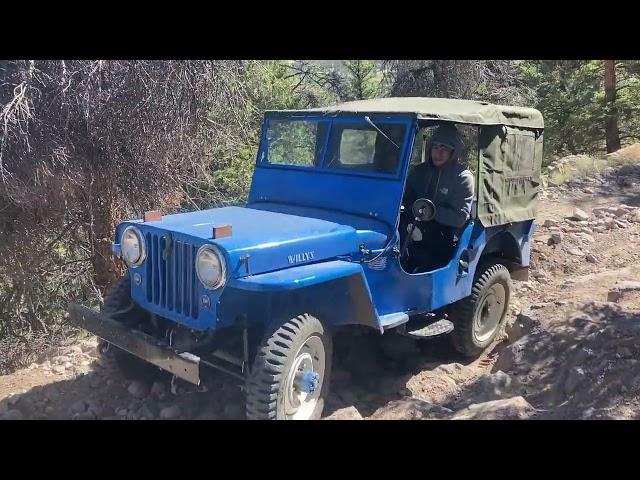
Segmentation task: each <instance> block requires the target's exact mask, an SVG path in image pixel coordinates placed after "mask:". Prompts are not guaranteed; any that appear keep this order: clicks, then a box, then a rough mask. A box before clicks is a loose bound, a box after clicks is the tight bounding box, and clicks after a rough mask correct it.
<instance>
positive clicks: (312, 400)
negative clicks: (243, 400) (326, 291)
mask: <svg viewBox="0 0 640 480" xmlns="http://www.w3.org/2000/svg"><path fill="white" fill-rule="evenodd" d="M332 353H333V348H332V342H331V336H330V334H329V332H327V331H326V330H325V328H324V327H323V325H322V323H321V322H320V321H319V320H318V319H317V318H315V317H312V316H311V315H308V314H304V315H299V316H297V317H295V318H292V319H291V320H289V321H287V322H285V323H283V324H281V325H280V326H279V327H277V328H276V329H275V330H272V331H271V332H270V333H268V334H267V335H266V336H265V339H264V340H263V342H262V345H261V346H260V348H259V349H258V352H257V354H256V357H255V360H254V363H253V369H252V371H251V376H250V378H249V379H248V380H247V384H246V387H247V388H246V390H247V418H249V419H256V420H317V419H319V418H320V416H321V415H322V410H323V409H324V403H325V400H326V398H327V396H328V394H329V381H330V374H331V359H332Z"/></svg>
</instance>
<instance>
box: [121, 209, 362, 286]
mask: <svg viewBox="0 0 640 480" xmlns="http://www.w3.org/2000/svg"><path fill="white" fill-rule="evenodd" d="M127 223H129V224H130V223H135V224H136V225H137V226H138V227H140V228H141V229H143V230H144V231H149V230H156V233H159V234H160V233H161V232H157V230H161V231H168V232H171V233H176V234H178V235H184V236H187V237H192V238H193V240H195V242H194V243H197V244H199V245H201V244H204V243H211V244H215V245H217V246H219V247H220V248H221V250H222V251H223V252H224V253H225V254H226V256H227V263H228V269H229V271H230V273H231V276H232V277H235V278H238V277H243V276H247V275H255V274H258V273H264V272H270V271H275V270H280V269H282V268H286V267H290V266H293V265H301V264H305V263H313V262H317V261H321V260H327V259H331V258H336V257H337V256H341V255H349V254H351V253H354V252H357V251H358V245H359V243H358V234H357V232H356V230H355V229H354V228H353V227H351V226H348V225H341V224H338V223H333V222H329V221H325V220H319V219H316V218H309V217H301V216H297V215H290V214H284V213H276V212H270V211H265V210H256V209H252V208H247V207H224V208H214V209H210V210H201V211H197V212H190V213H180V214H175V215H166V216H163V217H162V220H160V221H149V222H142V221H134V222H127ZM223 225H231V228H232V234H231V236H229V237H224V238H218V239H212V236H213V235H212V232H213V228H214V227H216V226H223ZM122 226H124V224H123V225H122ZM118 230H119V232H118V234H117V236H116V238H117V239H118V238H119V234H120V233H121V230H120V228H119V229H118ZM246 256H248V261H246V260H245V257H246ZM247 263H248V265H247Z"/></svg>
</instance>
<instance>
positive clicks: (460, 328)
mask: <svg viewBox="0 0 640 480" xmlns="http://www.w3.org/2000/svg"><path fill="white" fill-rule="evenodd" d="M510 297H511V275H510V274H509V270H508V269H507V267H505V266H504V265H502V264H500V263H495V264H492V265H491V264H490V265H488V266H485V267H480V269H479V271H478V274H477V275H476V279H475V281H474V283H473V288H472V289H471V295H470V296H468V297H466V298H463V299H462V300H460V301H459V302H456V303H455V304H453V305H452V306H451V308H450V310H449V315H450V318H451V320H452V321H453V323H454V325H455V329H454V330H453V333H452V336H451V340H452V343H453V347H454V348H455V349H456V350H457V351H458V352H459V353H461V354H462V355H464V356H466V357H477V356H479V355H480V354H481V353H482V352H483V351H484V349H485V348H487V347H488V346H489V345H491V342H493V340H494V339H495V338H496V335H497V334H498V332H499V331H500V327H501V326H502V324H503V323H504V319H505V317H506V314H507V306H508V305H509V299H510Z"/></svg>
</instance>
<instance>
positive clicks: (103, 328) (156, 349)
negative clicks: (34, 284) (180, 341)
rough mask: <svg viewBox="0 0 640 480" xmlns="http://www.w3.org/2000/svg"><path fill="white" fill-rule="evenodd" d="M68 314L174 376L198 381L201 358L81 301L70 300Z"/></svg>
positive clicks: (195, 382) (79, 322)
mask: <svg viewBox="0 0 640 480" xmlns="http://www.w3.org/2000/svg"><path fill="white" fill-rule="evenodd" d="M69 316H70V318H71V320H72V321H73V322H74V323H75V324H76V325H78V326H79V327H82V328H84V329H85V330H88V331H89V332H91V333H93V334H94V335H96V336H98V337H100V338H102V339H103V340H105V341H106V342H108V343H110V344H112V345H114V346H116V347H118V348H120V349H122V350H125V351H127V352H129V353H130V354H132V355H135V356H136V357H139V358H141V359H142V360H145V361H147V362H149V363H151V364H153V365H155V366H157V367H159V368H161V369H163V370H166V371H167V372H170V373H172V374H174V375H175V376H176V377H178V378H181V379H183V380H186V381H187V382H190V383H193V384H194V385H200V358H199V357H197V356H195V355H193V354H191V353H187V352H184V353H178V352H176V351H175V350H173V349H172V348H171V347H170V346H169V345H167V344H166V343H164V342H161V341H159V340H157V339H156V338H154V337H152V336H151V335H147V334H146V333H143V332H139V331H137V330H132V329H130V328H128V327H126V326H124V325H123V324H121V323H119V322H117V321H115V320H113V319H112V318H110V317H108V316H106V315H102V314H101V313H99V312H96V311H95V310H91V309H90V308H87V307H83V306H82V305H77V304H70V305H69Z"/></svg>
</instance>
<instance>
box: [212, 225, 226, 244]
mask: <svg viewBox="0 0 640 480" xmlns="http://www.w3.org/2000/svg"><path fill="white" fill-rule="evenodd" d="M230 236H231V225H220V226H219V227H213V233H212V237H211V238H212V239H214V240H215V239H216V238H224V237H230Z"/></svg>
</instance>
